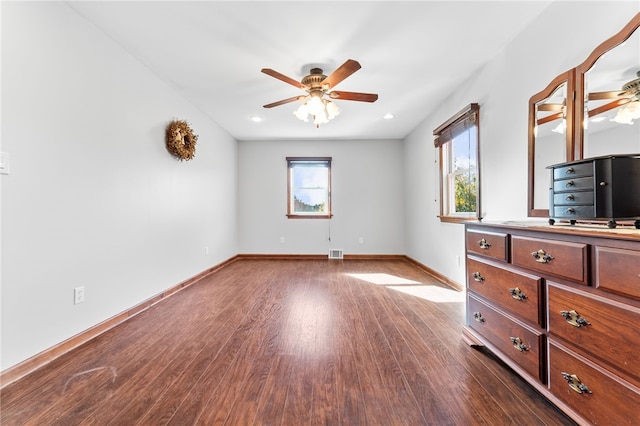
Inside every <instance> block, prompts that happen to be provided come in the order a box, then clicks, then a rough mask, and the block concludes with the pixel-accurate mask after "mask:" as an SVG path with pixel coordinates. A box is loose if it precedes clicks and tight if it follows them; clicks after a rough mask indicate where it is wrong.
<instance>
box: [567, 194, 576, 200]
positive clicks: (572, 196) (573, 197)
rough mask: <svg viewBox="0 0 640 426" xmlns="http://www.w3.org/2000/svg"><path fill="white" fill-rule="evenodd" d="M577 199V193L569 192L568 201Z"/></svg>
mask: <svg viewBox="0 0 640 426" xmlns="http://www.w3.org/2000/svg"><path fill="white" fill-rule="evenodd" d="M575 199H576V196H575V195H573V194H569V195H567V201H573V200H575Z"/></svg>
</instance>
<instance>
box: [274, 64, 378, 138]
mask: <svg viewBox="0 0 640 426" xmlns="http://www.w3.org/2000/svg"><path fill="white" fill-rule="evenodd" d="M360 68H361V66H360V63H358V61H355V60H353V59H349V60H347V61H346V62H345V63H344V64H342V65H340V66H339V67H338V68H337V69H336V70H335V71H334V72H332V73H331V74H329V76H326V75H324V74H323V71H322V69H321V68H312V69H311V71H310V73H309V75H307V76H305V77H304V78H303V79H302V80H301V81H296V80H294V79H292V78H290V77H287V76H286V75H283V74H281V73H279V72H277V71H274V70H272V69H271V68H263V69H262V72H263V73H265V74H267V75H270V76H271V77H274V78H277V79H278V80H281V81H284V82H285V83H288V84H290V85H292V86H294V87H296V88H298V89H302V90H304V91H306V92H307V94H306V95H298V96H293V97H291V98H287V99H283V100H280V101H277V102H273V103H270V104H267V105H264V108H273V107H276V106H280V105H284V104H288V103H290V102H295V101H302V102H303V104H302V105H301V106H300V107H299V108H298V110H296V112H295V115H296V117H298V118H299V119H300V120H303V121H308V118H309V116H311V117H312V118H313V120H314V124H315V125H316V127H318V126H319V125H320V124H324V123H328V122H329V120H331V119H333V118H334V117H335V116H336V115H338V114H339V113H340V109H339V108H338V107H337V106H336V105H335V104H334V103H333V102H331V100H335V99H338V100H344V101H359V102H375V101H376V100H377V99H378V95H377V94H374V93H359V92H342V91H337V90H331V89H333V88H334V87H335V86H337V85H338V83H340V82H342V81H343V80H344V79H346V78H347V77H349V76H350V75H351V74H353V73H354V72H356V71H358V70H359V69H360ZM329 90H331V91H329ZM325 95H326V97H325ZM327 97H328V98H327Z"/></svg>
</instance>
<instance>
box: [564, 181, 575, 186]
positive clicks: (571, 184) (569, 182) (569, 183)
mask: <svg viewBox="0 0 640 426" xmlns="http://www.w3.org/2000/svg"><path fill="white" fill-rule="evenodd" d="M574 185H575V183H574V182H573V181H572V180H570V181H568V182H567V183H566V185H565V186H574Z"/></svg>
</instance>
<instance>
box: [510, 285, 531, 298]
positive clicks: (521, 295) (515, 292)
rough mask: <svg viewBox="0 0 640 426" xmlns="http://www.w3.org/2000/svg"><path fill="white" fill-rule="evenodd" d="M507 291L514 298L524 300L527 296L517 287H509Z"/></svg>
mask: <svg viewBox="0 0 640 426" xmlns="http://www.w3.org/2000/svg"><path fill="white" fill-rule="evenodd" d="M509 293H511V297H513V298H514V299H516V300H524V299H526V298H527V295H526V294H524V293H523V292H522V290H520V289H519V288H518V287H516V288H510V289H509Z"/></svg>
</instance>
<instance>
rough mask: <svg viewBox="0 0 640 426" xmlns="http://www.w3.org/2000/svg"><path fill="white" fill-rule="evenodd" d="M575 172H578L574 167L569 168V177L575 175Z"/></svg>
mask: <svg viewBox="0 0 640 426" xmlns="http://www.w3.org/2000/svg"><path fill="white" fill-rule="evenodd" d="M575 172H576V171H575V169H574V168H573V167H569V168H568V169H567V174H568V175H572V174H574V173H575Z"/></svg>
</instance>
